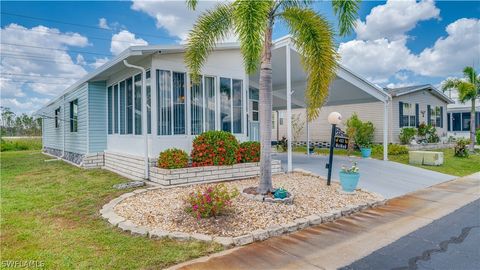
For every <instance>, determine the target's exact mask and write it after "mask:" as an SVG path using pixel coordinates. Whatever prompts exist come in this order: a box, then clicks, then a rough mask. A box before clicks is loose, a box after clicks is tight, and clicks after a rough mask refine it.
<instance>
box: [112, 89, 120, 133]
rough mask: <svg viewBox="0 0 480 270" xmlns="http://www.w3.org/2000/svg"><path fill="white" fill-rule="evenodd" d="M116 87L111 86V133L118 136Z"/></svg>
mask: <svg viewBox="0 0 480 270" xmlns="http://www.w3.org/2000/svg"><path fill="white" fill-rule="evenodd" d="M118 115H119V113H118V85H114V86H113V133H116V134H118V119H119V118H118Z"/></svg>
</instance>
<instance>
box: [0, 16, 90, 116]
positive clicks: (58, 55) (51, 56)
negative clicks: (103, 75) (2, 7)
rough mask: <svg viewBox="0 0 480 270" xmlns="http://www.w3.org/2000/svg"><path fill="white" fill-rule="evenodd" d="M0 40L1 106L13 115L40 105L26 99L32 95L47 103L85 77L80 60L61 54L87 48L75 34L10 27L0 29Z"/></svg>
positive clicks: (43, 27)
mask: <svg viewBox="0 0 480 270" xmlns="http://www.w3.org/2000/svg"><path fill="white" fill-rule="evenodd" d="M0 36H1V39H2V43H3V44H2V46H1V48H0V53H1V54H2V60H1V62H0V69H1V72H2V74H3V75H2V80H1V84H0V86H1V92H2V97H1V98H2V104H8V105H9V106H10V107H11V109H12V110H13V111H15V112H26V111H27V110H29V109H31V108H33V107H35V106H36V104H33V103H35V102H40V101H42V100H39V99H32V98H28V96H31V95H32V93H33V92H35V93H37V94H36V95H37V96H39V98H43V99H48V98H49V97H52V96H54V95H57V94H58V93H60V92H61V91H62V90H64V89H65V88H67V87H68V86H69V85H71V84H73V83H74V82H75V81H76V80H77V79H78V78H80V77H82V76H84V75H85V74H87V71H86V70H85V69H84V68H83V67H82V65H79V63H81V62H82V58H83V56H79V55H77V57H76V59H72V57H71V56H70V55H69V54H68V52H67V51H65V50H68V48H69V47H86V46H88V45H89V43H88V39H87V38H86V37H84V36H82V35H80V34H78V33H71V32H67V33H64V32H60V31H59V30H58V29H55V28H48V27H45V26H41V25H40V26H36V27H32V28H26V27H23V26H21V25H18V24H13V23H12V24H9V25H6V26H4V27H3V28H2V29H1V32H0ZM11 44H14V45H11ZM22 45H26V46H22ZM47 48H48V49H47ZM83 60H84V59H83ZM32 102H33V103H32ZM2 106H3V105H2Z"/></svg>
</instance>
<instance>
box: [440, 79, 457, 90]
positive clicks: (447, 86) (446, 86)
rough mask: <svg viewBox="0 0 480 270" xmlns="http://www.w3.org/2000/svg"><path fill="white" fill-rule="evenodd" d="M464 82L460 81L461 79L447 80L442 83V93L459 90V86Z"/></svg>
mask: <svg viewBox="0 0 480 270" xmlns="http://www.w3.org/2000/svg"><path fill="white" fill-rule="evenodd" d="M461 82H462V81H461V80H459V79H448V80H445V81H444V82H443V83H442V91H443V92H445V91H447V90H452V89H457V88H458V85H459V84H460V83H461Z"/></svg>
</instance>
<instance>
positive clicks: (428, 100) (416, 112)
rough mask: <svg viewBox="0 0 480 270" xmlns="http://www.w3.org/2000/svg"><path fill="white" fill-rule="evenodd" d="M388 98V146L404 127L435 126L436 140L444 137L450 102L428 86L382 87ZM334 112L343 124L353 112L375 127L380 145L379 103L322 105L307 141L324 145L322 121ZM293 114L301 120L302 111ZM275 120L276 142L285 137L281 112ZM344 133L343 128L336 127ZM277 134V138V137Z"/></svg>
mask: <svg viewBox="0 0 480 270" xmlns="http://www.w3.org/2000/svg"><path fill="white" fill-rule="evenodd" d="M384 90H385V91H386V92H387V93H389V94H390V96H391V97H392V101H391V102H390V103H389V105H388V110H389V121H388V122H389V125H388V126H389V130H388V141H389V142H390V143H399V142H400V140H399V134H400V131H401V129H402V128H404V127H415V128H416V127H418V125H419V124H421V123H427V124H431V125H433V126H435V127H436V129H437V134H438V136H439V137H446V136H447V117H446V111H447V104H451V103H453V100H452V99H450V98H449V97H448V96H446V95H445V94H444V93H442V92H440V91H439V90H438V89H436V88H435V87H433V86H432V85H429V84H427V85H418V86H409V87H401V88H385V89H384ZM334 111H337V112H339V113H340V114H341V115H342V117H343V120H344V121H343V122H344V123H345V122H346V120H347V119H348V118H350V116H352V114H353V113H356V114H357V115H358V116H359V118H360V119H361V120H362V121H371V122H372V123H373V125H374V126H375V133H374V141H375V142H376V143H380V142H381V141H382V136H383V132H384V130H383V114H384V113H383V103H382V102H364V103H358V104H345V105H335V106H324V107H323V108H322V109H321V111H320V115H319V117H318V118H317V119H315V120H314V121H313V122H311V123H309V127H308V128H309V133H310V140H311V141H316V142H317V144H318V142H328V141H329V140H330V135H331V129H330V125H329V124H328V123H327V122H326V121H325V119H327V116H328V114H329V113H331V112H334ZM293 114H299V115H300V117H299V118H300V119H305V109H296V110H294V111H293ZM275 115H276V117H277V119H278V120H277V122H276V126H275V128H274V130H273V132H272V133H273V134H274V135H273V136H274V138H278V139H279V140H280V139H281V138H282V137H283V136H286V129H287V127H286V124H285V122H284V121H283V120H282V119H283V118H284V116H285V112H284V111H278V112H276V113H275ZM304 123H305V124H304V126H305V127H304V129H303V130H302V132H301V135H300V136H299V137H301V138H302V142H304V141H306V140H307V134H306V129H307V127H306V121H305V120H304ZM340 128H341V129H343V130H345V129H346V128H345V125H344V124H343V125H341V126H340ZM277 134H278V136H277Z"/></svg>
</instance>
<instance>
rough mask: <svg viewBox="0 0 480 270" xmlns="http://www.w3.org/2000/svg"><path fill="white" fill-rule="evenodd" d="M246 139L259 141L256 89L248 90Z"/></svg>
mask: <svg viewBox="0 0 480 270" xmlns="http://www.w3.org/2000/svg"><path fill="white" fill-rule="evenodd" d="M249 90H250V91H249V100H248V108H249V110H248V111H249V116H248V137H249V138H250V141H260V123H259V122H258V89H256V88H253V87H250V89H249Z"/></svg>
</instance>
